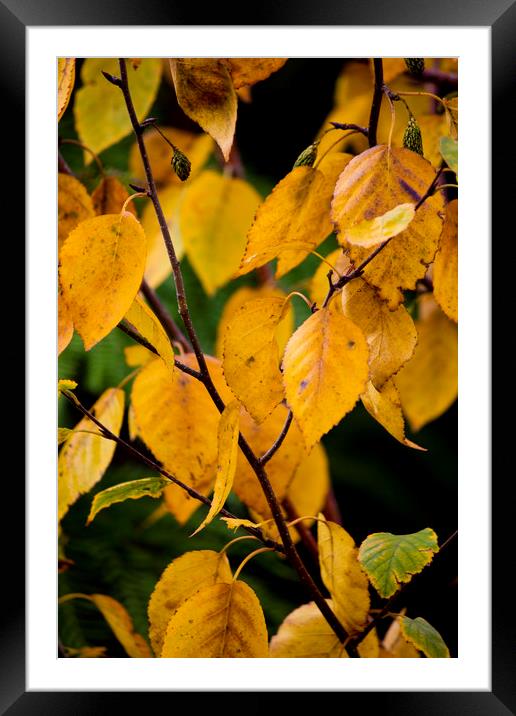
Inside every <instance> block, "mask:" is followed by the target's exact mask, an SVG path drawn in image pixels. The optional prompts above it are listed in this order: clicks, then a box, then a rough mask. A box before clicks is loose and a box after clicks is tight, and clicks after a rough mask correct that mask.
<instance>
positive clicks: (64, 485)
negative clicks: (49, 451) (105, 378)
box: [57, 388, 124, 520]
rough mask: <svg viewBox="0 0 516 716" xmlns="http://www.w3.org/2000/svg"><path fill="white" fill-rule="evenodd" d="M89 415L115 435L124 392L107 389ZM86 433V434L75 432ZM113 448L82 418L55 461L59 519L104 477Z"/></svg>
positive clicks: (122, 410) (120, 421)
mask: <svg viewBox="0 0 516 716" xmlns="http://www.w3.org/2000/svg"><path fill="white" fill-rule="evenodd" d="M91 412H92V413H93V414H94V415H95V417H96V418H97V419H98V420H99V421H100V422H101V423H102V424H103V425H104V426H105V427H106V428H108V430H111V432H112V433H114V434H115V435H118V434H119V433H120V428H121V426H122V418H123V416H124V391H123V390H119V389H118V388H108V390H106V391H105V392H104V393H102V395H101V396H100V398H99V399H98V400H97V402H96V403H95V405H94V406H93V408H92V409H91ZM81 430H88V431H92V432H94V433H97V434H96V435H91V434H90V433H89V432H88V433H84V432H77V431H81ZM115 446H116V444H115V443H114V442H113V441H112V440H107V439H106V438H104V437H102V436H101V435H100V431H99V429H98V428H97V426H96V425H95V424H94V423H93V422H92V421H91V420H90V419H89V418H87V417H84V418H83V419H82V420H81V421H80V422H79V423H78V424H77V425H76V426H75V428H74V434H73V435H72V436H71V437H70V438H69V439H68V440H67V441H66V443H65V444H64V445H63V448H62V450H61V452H60V453H59V460H58V475H59V482H58V510H57V512H58V519H59V520H61V518H62V517H63V516H64V515H65V514H66V512H67V511H68V508H69V507H70V505H72V504H73V503H74V502H75V501H76V500H77V498H78V497H80V495H82V494H84V493H85V492H88V491H89V490H91V488H92V487H93V486H94V485H96V484H97V482H98V481H99V480H100V479H101V477H102V476H103V475H104V473H105V471H106V470H107V468H108V466H109V463H110V462H111V459H112V457H113V453H114V452H115Z"/></svg>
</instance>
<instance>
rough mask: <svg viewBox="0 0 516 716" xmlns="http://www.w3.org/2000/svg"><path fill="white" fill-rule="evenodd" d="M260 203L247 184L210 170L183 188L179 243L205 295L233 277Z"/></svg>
mask: <svg viewBox="0 0 516 716" xmlns="http://www.w3.org/2000/svg"><path fill="white" fill-rule="evenodd" d="M260 201H261V198H260V195H259V194H258V192H257V191H256V190H255V189H254V188H253V187H252V186H251V184H249V183H248V182H246V181H244V180H243V179H238V178H233V177H230V176H223V175H222V174H218V173H217V172H214V171H212V170H206V171H204V172H202V174H200V175H199V176H198V177H197V179H195V180H194V181H193V182H191V183H190V184H189V185H188V186H186V187H185V189H184V193H183V195H182V197H181V203H180V206H179V230H180V234H181V240H182V242H183V245H184V248H185V251H186V253H187V255H188V259H189V261H190V262H191V264H192V266H193V268H194V270H195V272H196V274H197V275H198V276H199V279H200V280H201V283H202V285H203V288H204V290H205V291H206V293H207V294H209V295H213V294H214V293H215V291H216V290H217V289H218V288H220V287H221V286H224V284H225V283H227V282H228V281H229V280H230V279H231V278H233V276H235V274H236V272H237V270H238V265H239V261H240V258H241V256H242V252H243V250H244V247H245V241H246V234H247V231H248V230H249V227H250V226H251V223H252V221H253V218H254V215H255V213H256V209H257V207H258V205H259V203H260Z"/></svg>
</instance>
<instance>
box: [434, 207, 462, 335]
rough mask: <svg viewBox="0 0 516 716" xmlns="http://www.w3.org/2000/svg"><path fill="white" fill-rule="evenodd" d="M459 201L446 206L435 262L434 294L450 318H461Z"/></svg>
mask: <svg viewBox="0 0 516 716" xmlns="http://www.w3.org/2000/svg"><path fill="white" fill-rule="evenodd" d="M458 251H459V246H458V202H457V199H454V200H453V201H451V202H450V203H449V204H448V205H447V206H446V217H445V219H444V227H443V233H442V234H441V241H440V243H439V249H438V251H437V254H436V256H435V262H434V273H433V281H434V296H435V299H436V301H437V303H438V304H439V305H440V306H441V308H442V309H443V311H444V312H445V313H446V315H447V316H448V318H451V319H452V321H455V323H457V321H458V320H459V310H458V284H457V272H458V262H459V254H458Z"/></svg>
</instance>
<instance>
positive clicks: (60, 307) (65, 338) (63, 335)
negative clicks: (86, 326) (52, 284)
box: [57, 281, 73, 355]
mask: <svg viewBox="0 0 516 716" xmlns="http://www.w3.org/2000/svg"><path fill="white" fill-rule="evenodd" d="M72 336H73V320H72V316H71V313H70V311H69V309H68V304H67V303H66V299H65V297H64V296H63V289H62V288H61V282H60V281H59V293H58V297H57V355H61V353H62V352H63V351H64V349H65V348H66V346H67V345H68V344H69V343H70V341H71V340H72Z"/></svg>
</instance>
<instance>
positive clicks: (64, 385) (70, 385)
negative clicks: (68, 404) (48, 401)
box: [57, 378, 77, 398]
mask: <svg viewBox="0 0 516 716" xmlns="http://www.w3.org/2000/svg"><path fill="white" fill-rule="evenodd" d="M74 388H77V383H76V382H75V380H67V379H66V378H61V379H60V380H58V381H57V397H58V398H59V396H60V395H61V391H63V390H73V389H74Z"/></svg>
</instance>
